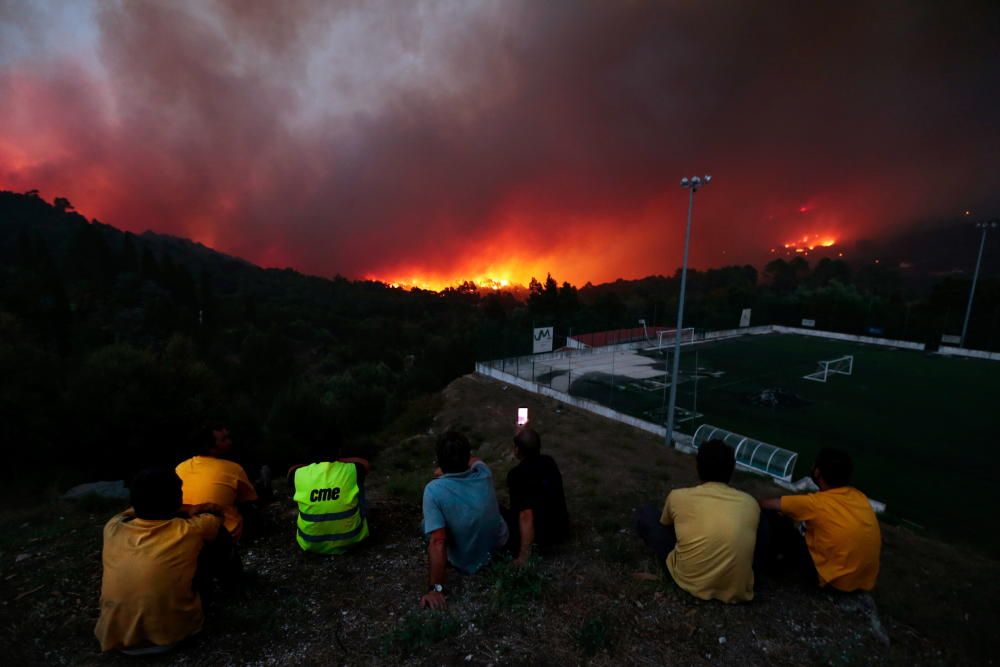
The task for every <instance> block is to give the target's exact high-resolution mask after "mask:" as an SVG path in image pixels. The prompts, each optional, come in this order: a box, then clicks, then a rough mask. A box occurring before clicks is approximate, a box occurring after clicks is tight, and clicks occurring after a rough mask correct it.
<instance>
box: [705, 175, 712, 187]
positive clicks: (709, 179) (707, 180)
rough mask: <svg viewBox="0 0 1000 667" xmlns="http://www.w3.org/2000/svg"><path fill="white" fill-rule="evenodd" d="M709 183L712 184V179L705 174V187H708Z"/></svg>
mask: <svg viewBox="0 0 1000 667" xmlns="http://www.w3.org/2000/svg"><path fill="white" fill-rule="evenodd" d="M711 182H712V177H711V176H709V175H708V174H706V175H705V185H708V184H709V183H711Z"/></svg>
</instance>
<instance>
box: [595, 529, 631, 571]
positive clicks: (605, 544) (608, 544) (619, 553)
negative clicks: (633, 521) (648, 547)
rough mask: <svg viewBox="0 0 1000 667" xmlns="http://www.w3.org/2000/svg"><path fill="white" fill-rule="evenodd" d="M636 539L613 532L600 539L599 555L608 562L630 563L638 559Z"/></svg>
mask: <svg viewBox="0 0 1000 667" xmlns="http://www.w3.org/2000/svg"><path fill="white" fill-rule="evenodd" d="M636 542H637V540H636V539H635V538H634V537H632V536H631V535H628V534H622V533H613V534H611V535H606V536H605V537H604V538H603V539H601V556H603V557H604V560H606V561H608V562H609V563H617V564H619V565H631V564H633V563H635V562H636V561H637V560H638V559H639V550H638V548H637V546H638V545H637V544H636Z"/></svg>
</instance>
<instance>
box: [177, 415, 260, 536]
mask: <svg viewBox="0 0 1000 667" xmlns="http://www.w3.org/2000/svg"><path fill="white" fill-rule="evenodd" d="M197 446H198V451H199V452H200V455H198V456H193V457H191V458H189V459H188V460H186V461H182V462H181V463H179V464H178V465H177V468H176V469H175V470H176V472H177V475H178V476H179V477H180V478H181V480H183V482H184V503H185V504H186V505H199V504H202V503H215V504H216V505H219V506H221V507H222V509H223V512H224V526H225V528H226V530H227V531H229V534H230V535H232V536H233V541H239V539H240V537H241V536H242V535H243V515H244V513H245V512H248V511H253V506H252V505H251V504H250V503H253V502H254V501H255V500H257V491H256V490H254V486H253V484H251V483H250V479H249V478H248V477H247V473H246V471H245V470H244V469H243V466H241V465H240V464H239V463H236V462H235V461H231V460H229V457H230V456H231V455H232V452H233V441H232V438H230V436H229V429H228V428H226V427H225V426H209V427H206V428H204V429H203V430H202V431H200V432H199V434H198V440H197Z"/></svg>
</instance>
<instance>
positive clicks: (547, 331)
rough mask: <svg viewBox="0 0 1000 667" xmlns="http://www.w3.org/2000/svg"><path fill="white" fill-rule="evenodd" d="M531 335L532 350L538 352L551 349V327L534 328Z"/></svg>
mask: <svg viewBox="0 0 1000 667" xmlns="http://www.w3.org/2000/svg"><path fill="white" fill-rule="evenodd" d="M532 337H533V338H534V340H533V341H532V347H531V351H532V352H534V353H535V354H538V353H539V352H551V351H552V327H541V328H538V329H535V331H534V334H533V336H532Z"/></svg>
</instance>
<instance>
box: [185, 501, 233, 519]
mask: <svg viewBox="0 0 1000 667" xmlns="http://www.w3.org/2000/svg"><path fill="white" fill-rule="evenodd" d="M181 512H183V513H185V514H187V515H188V516H196V515H198V514H214V515H215V516H222V515H223V513H224V510H223V509H222V506H221V505H217V504H215V503H199V504H197V505H182V506H181Z"/></svg>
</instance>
